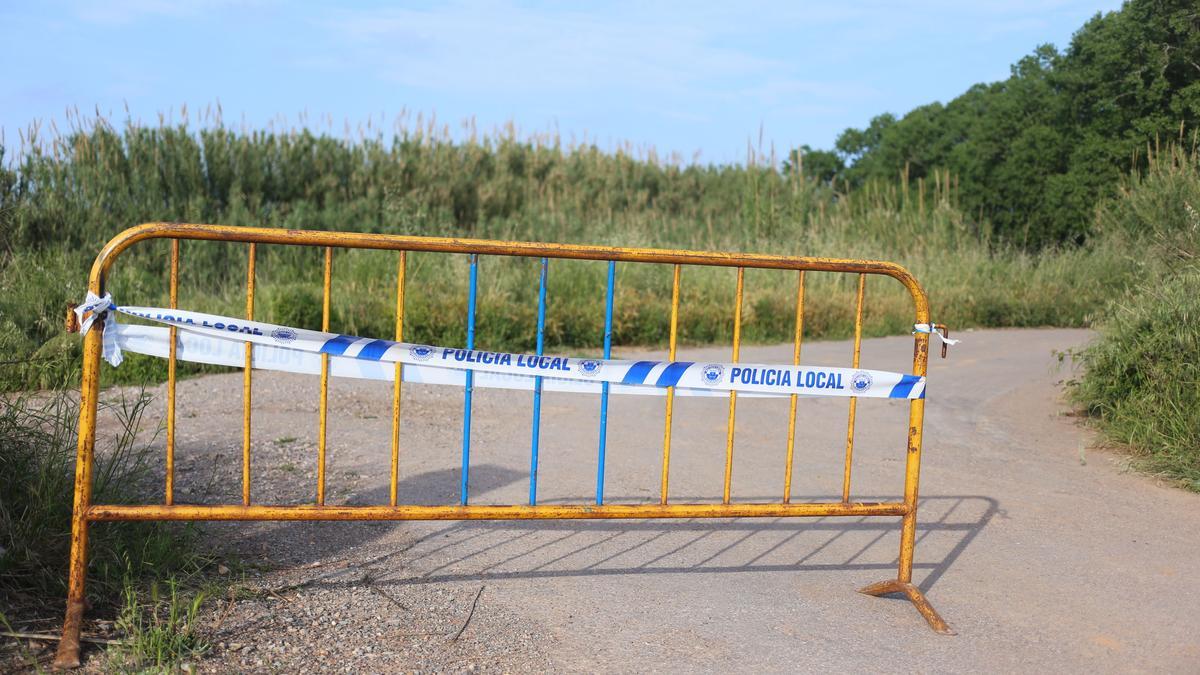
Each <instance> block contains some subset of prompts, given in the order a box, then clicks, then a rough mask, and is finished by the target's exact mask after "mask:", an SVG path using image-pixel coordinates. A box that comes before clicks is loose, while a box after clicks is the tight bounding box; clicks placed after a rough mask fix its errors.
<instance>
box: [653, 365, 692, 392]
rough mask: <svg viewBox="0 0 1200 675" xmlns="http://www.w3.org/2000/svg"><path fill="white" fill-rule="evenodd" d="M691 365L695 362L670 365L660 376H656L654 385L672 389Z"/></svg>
mask: <svg viewBox="0 0 1200 675" xmlns="http://www.w3.org/2000/svg"><path fill="white" fill-rule="evenodd" d="M693 363H695V362H694V361H679V362H677V363H672V364H671V365H669V366H667V369H666V370H664V371H663V372H662V375H659V376H658V382H655V384H656V385H657V386H659V387H674V386H675V384H676V383H677V382H679V378H680V377H682V376H683V373H684V371H686V370H687V369H688V366H690V365H692V364H693Z"/></svg>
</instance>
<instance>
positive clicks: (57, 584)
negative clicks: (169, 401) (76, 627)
mask: <svg viewBox="0 0 1200 675" xmlns="http://www.w3.org/2000/svg"><path fill="white" fill-rule="evenodd" d="M114 393H115V394H117V395H116V396H113V395H112V394H114ZM148 402H149V398H148V396H147V395H146V394H145V393H144V392H137V393H133V394H129V393H124V392H110V393H109V395H107V396H105V397H104V398H103V402H102V403H101V406H102V408H104V409H105V410H104V414H105V416H106V417H107V418H108V419H114V420H116V421H117V426H116V428H115V430H113V431H111V432H110V433H101V434H99V435H98V438H97V448H96V451H97V452H96V466H95V472H94V476H95V488H94V499H95V501H97V502H102V503H114V504H125V503H138V502H143V501H144V497H145V496H146V495H147V494H148V489H147V486H148V485H149V483H150V479H151V478H153V475H152V471H151V467H152V464H151V459H152V458H151V452H150V448H149V445H148V443H147V442H146V440H145V435H144V432H143V435H141V436H139V433H138V432H139V430H141V429H142V427H143V425H144V424H145V420H144V413H145V410H146V406H147V404H148ZM78 410H79V406H78V401H77V397H76V396H75V395H74V394H73V393H70V392H65V391H50V392H44V393H38V394H19V395H14V396H9V397H3V398H0V606H2V607H4V612H5V617H4V618H5V620H6V621H7V622H8V623H9V624H11V626H12V629H11V630H13V631H17V632H23V631H30V630H36V631H37V632H43V633H44V632H47V631H49V632H54V631H56V630H57V626H58V625H59V622H60V621H61V617H62V611H63V606H64V600H65V598H66V581H67V580H66V571H67V559H68V554H69V551H70V539H71V508H72V501H73V500H72V496H73V491H74V464H75V442H76V433H75V426H76V421H77V419H78ZM88 562H89V566H88V579H87V591H88V593H87V598H88V601H89V603H90V605H91V608H90V609H89V613H88V616H89V618H91V619H104V618H111V617H117V616H119V617H121V620H120V621H119V622H118V624H119V625H120V626H123V627H128V628H130V629H137V631H140V632H134V633H131V634H129V635H126V636H124V637H122V639H133V640H134V643H135V644H138V645H143V644H144V645H153V644H155V643H156V642H161V641H162V640H163V637H162V636H161V635H156V636H155V637H153V638H152V639H149V638H147V639H143V638H141V637H139V635H141V634H142V633H145V632H146V630H145V627H146V626H152V627H154V629H155V631H157V633H165V632H170V630H174V629H176V628H178V627H179V625H180V624H179V623H178V622H173V623H171V622H168V623H167V624H161V623H154V621H151V620H150V619H149V618H147V619H145V620H144V621H142V622H141V623H138V621H137V620H135V617H134V614H133V612H134V611H135V609H136V610H139V611H141V610H142V609H144V608H143V607H142V606H141V605H136V604H135V603H134V602H133V601H132V600H131V598H136V597H138V596H139V595H142V594H146V593H149V594H150V595H151V597H152V602H151V603H150V606H151V609H150V610H147V611H150V614H147V615H146V616H147V617H149V616H151V615H154V616H157V614H158V612H160V611H161V608H160V607H158V605H161V604H162V602H161V599H158V600H155V599H154V598H155V593H156V592H155V591H154V588H155V585H156V583H159V582H160V580H167V581H166V583H168V584H169V587H170V593H169V597H168V602H167V604H168V605H169V606H172V607H173V606H174V604H175V603H177V602H183V600H181V594H182V595H185V596H187V598H195V597H199V596H197V595H196V594H195V591H193V590H190V589H193V588H195V587H197V586H198V584H199V583H200V580H201V579H202V574H201V573H202V571H203V570H204V569H205V568H206V567H207V566H208V565H209V564H210V562H211V560H210V558H209V556H208V555H206V554H204V553H203V552H201V551H200V549H199V546H198V543H197V531H196V529H195V528H194V527H189V526H182V527H181V526H178V525H174V524H169V523H95V524H93V525H92V526H91V527H90V529H89V551H88ZM187 602H192V601H191V600H190V599H189V600H188V601H187ZM171 611H172V612H175V613H177V611H178V610H171ZM187 623H188V625H191V624H190V622H187ZM151 632H154V631H151ZM52 646H53V645H49V646H48V647H47V648H45V649H42V650H40V651H33V652H31V651H30V649H29V648H28V647H27V646H25V645H20V644H18V645H17V646H16V652H15V653H12V652H10V653H9V654H8V655H6V656H4V657H2V658H0V663H3V662H5V660H7V661H11V662H15V663H17V664H23V665H24V666H27V667H35V666H37V664H39V663H41V662H43V661H44V660H45V659H46V658H47V657H48V656H49V651H50V647H52ZM140 648H141V647H138V649H140ZM154 653H155V654H156V655H155V656H154V657H153V658H152V659H150V660H149V661H148V662H153V663H158V662H160V661H162V659H163V657H162V656H161V655H162V654H164V653H166V652H164V651H163V650H162V649H161V648H159V647H155V650H154ZM180 654H181V658H183V657H186V653H184V652H180Z"/></svg>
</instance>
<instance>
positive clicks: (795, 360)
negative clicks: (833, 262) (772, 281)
mask: <svg viewBox="0 0 1200 675" xmlns="http://www.w3.org/2000/svg"><path fill="white" fill-rule="evenodd" d="M797 274H799V276H800V280H799V281H797V282H796V337H795V340H794V342H793V344H794V346H793V347H792V365H793V366H798V365H800V342H801V340H803V338H804V270H800V271H799V272H798V273H797ZM790 398H791V400H792V401H791V407H790V409H789V411H788V432H787V459H786V461H785V462H784V467H783V503H784V504H787V503H788V502H790V501H792V456H793V454H794V451H795V449H796V399H797V398H798V397H797V396H796V395H795V394H792V395H791V396H790Z"/></svg>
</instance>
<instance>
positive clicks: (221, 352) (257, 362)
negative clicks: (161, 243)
mask: <svg viewBox="0 0 1200 675" xmlns="http://www.w3.org/2000/svg"><path fill="white" fill-rule="evenodd" d="M115 334H116V336H117V342H118V343H119V345H120V347H121V349H123V350H125V351H128V352H134V353H137V354H146V355H148V356H157V357H159V358H164V359H165V358H167V356H168V354H169V350H170V344H171V337H170V330H169V329H167V328H160V327H158V326H134V325H130V324H117V327H116V331H115ZM177 335H178V338H177V339H178V342H177V343H176V349H175V358H177V359H179V360H180V361H190V362H192V363H207V364H211V365H218V366H232V367H235V368H240V367H242V366H244V365H245V364H246V351H245V343H244V342H238V341H234V340H227V339H224V338H214V337H209V336H207V335H201V334H199V333H191V332H188V331H179V333H178V334H177ZM250 363H251V367H252V368H255V369H259V370H277V371H282V372H288V373H303V374H307V375H319V374H320V373H321V355H320V354H317V353H313V352H305V351H300V350H298V349H288V348H286V347H276V346H272V345H262V344H255V345H253V346H252V354H251V357H250ZM402 372H403V379H404V381H405V382H410V383H413V384H446V385H453V386H458V387H462V386H465V385H466V379H467V371H465V370H457V369H453V368H438V367H434V366H414V365H406V366H404V367H403V369H402ZM329 374H330V376H332V377H350V378H357V379H365V380H384V381H388V382H390V381H393V380H394V379H395V376H396V364H394V363H389V362H385V361H367V360H364V359H355V358H352V357H348V356H331V357H329ZM472 386H475V387H483V388H487V389H520V390H525V391H532V390H533V387H534V377H532V376H529V375H505V374H502V373H488V372H476V373H475V381H474V383H473V385H472ZM542 389H543V390H544V391H562V392H573V393H580V394H599V393H601V391H602V384H601V383H600V382H583V381H579V380H561V379H557V378H552V377H545V378H543V379H542ZM609 392H610V393H613V394H637V395H642V396H663V395H666V393H667V390H666V389H662V388H659V387H645V386H642V387H633V386H628V385H621V384H610V385H609ZM675 395H676V396H717V397H722V398H724V397H727V396H728V393H727V392H723V391H716V390H713V389H676V391H675ZM743 396H746V397H751V398H784V397H786V395H785V394H760V393H756V392H746V393H745V394H743Z"/></svg>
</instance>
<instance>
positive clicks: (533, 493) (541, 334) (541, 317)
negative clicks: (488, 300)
mask: <svg viewBox="0 0 1200 675" xmlns="http://www.w3.org/2000/svg"><path fill="white" fill-rule="evenodd" d="M549 267H550V261H548V260H546V259H545V258H542V273H541V275H540V278H539V281H538V317H537V353H538V356H541V355H542V354H543V353H544V350H545V348H546V272H547V271H549ZM541 433H542V377H541V376H540V375H539V376H538V377H536V378H534V380H533V444H532V447H531V448H530V451H529V505H530V506H533V505H535V504H537V471H538V439H539V437H540V436H541Z"/></svg>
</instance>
